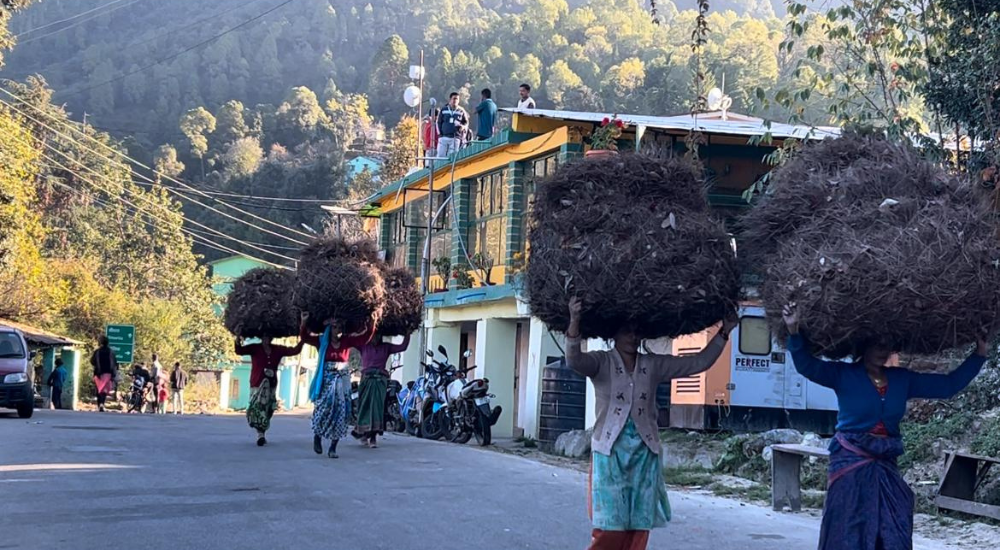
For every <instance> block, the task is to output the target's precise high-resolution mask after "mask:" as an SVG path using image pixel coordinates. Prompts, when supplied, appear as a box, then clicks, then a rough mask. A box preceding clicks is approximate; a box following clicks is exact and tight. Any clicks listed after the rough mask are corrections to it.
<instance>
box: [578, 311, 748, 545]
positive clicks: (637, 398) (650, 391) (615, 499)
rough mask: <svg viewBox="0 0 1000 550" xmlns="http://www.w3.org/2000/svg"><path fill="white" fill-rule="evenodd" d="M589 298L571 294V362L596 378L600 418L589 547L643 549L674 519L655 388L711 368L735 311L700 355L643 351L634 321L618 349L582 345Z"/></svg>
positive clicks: (596, 430)
mask: <svg viewBox="0 0 1000 550" xmlns="http://www.w3.org/2000/svg"><path fill="white" fill-rule="evenodd" d="M581 310H582V303H581V301H580V299H579V298H577V297H573V298H571V299H570V302H569V314H570V322H569V329H568V330H567V331H566V362H567V364H568V366H569V368H571V369H573V370H574V371H576V372H577V373H579V374H581V375H583V376H586V377H588V378H590V379H591V380H592V381H593V384H594V390H595V393H596V406H597V421H596V423H595V424H594V438H593V441H592V445H591V447H592V449H593V462H592V465H591V476H590V486H591V489H590V503H591V505H590V514H591V520H592V523H593V532H592V534H591V543H590V550H644V549H645V548H646V544H647V542H648V541H649V531H650V530H651V529H654V528H657V527H662V526H664V525H666V523H667V522H668V521H670V501H669V500H668V499H667V488H666V485H665V484H664V480H663V472H662V471H661V469H660V459H659V454H660V438H659V429H658V426H657V423H656V416H657V410H656V388H657V386H659V385H660V384H661V383H666V382H669V381H670V380H671V379H672V378H680V377H684V376H692V375H695V374H698V373H700V372H703V371H706V370H708V369H709V368H710V367H711V366H712V364H713V363H715V360H716V359H718V357H719V355H720V354H721V353H722V350H723V349H724V348H725V346H726V340H728V338H729V331H730V330H732V328H733V327H734V326H735V324H736V321H735V315H734V316H733V318H732V319H729V318H727V319H726V320H725V321H723V323H722V329H721V330H720V331H719V333H718V334H716V336H715V337H714V338H712V340H711V341H710V342H709V343H708V345H707V346H706V347H705V349H704V350H702V351H701V352H700V353H698V354H696V355H690V356H685V357H676V356H673V355H656V354H652V353H642V354H640V353H639V344H640V343H641V342H640V339H639V337H638V336H637V335H636V333H635V329H634V327H630V326H626V327H622V328H620V329H619V330H618V333H617V335H616V336H615V339H614V342H615V347H614V349H613V350H611V351H593V352H587V353H584V352H583V351H581V349H580V343H581V338H580V320H581Z"/></svg>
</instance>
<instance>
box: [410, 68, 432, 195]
mask: <svg viewBox="0 0 1000 550" xmlns="http://www.w3.org/2000/svg"><path fill="white" fill-rule="evenodd" d="M419 87H420V103H419V104H418V105H417V156H416V157H414V158H420V157H421V156H422V155H421V152H422V151H421V150H420V142H421V140H423V138H424V136H423V135H422V134H423V132H421V131H420V125H421V124H423V123H424V50H420V84H419ZM432 177H433V175H432Z"/></svg>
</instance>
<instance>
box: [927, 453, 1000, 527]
mask: <svg viewBox="0 0 1000 550" xmlns="http://www.w3.org/2000/svg"><path fill="white" fill-rule="evenodd" d="M994 464H1000V458H992V457H988V456H979V455H972V454H965V453H954V452H950V451H949V452H947V453H946V454H945V463H944V475H943V476H942V477H941V485H940V486H939V487H938V496H937V498H936V499H935V500H934V503H935V504H937V506H938V508H941V509H944V510H954V511H956V512H963V513H966V514H973V515H976V516H982V517H987V518H993V519H996V520H1000V506H996V505H991V504H983V503H981V502H976V489H978V488H979V486H980V485H981V484H982V483H983V481H984V480H985V479H986V476H987V474H989V471H990V469H991V468H992V467H993V465H994Z"/></svg>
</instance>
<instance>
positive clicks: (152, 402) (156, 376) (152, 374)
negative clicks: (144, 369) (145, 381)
mask: <svg viewBox="0 0 1000 550" xmlns="http://www.w3.org/2000/svg"><path fill="white" fill-rule="evenodd" d="M162 376H163V365H161V364H160V358H159V356H158V355H157V354H155V353H154V354H153V364H152V365H151V366H150V367H149V381H150V382H152V383H153V391H152V392H151V393H150V398H149V408H150V409H152V410H153V414H157V413H158V412H160V392H159V384H160V378H161V377H162Z"/></svg>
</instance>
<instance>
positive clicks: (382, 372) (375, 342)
mask: <svg viewBox="0 0 1000 550" xmlns="http://www.w3.org/2000/svg"><path fill="white" fill-rule="evenodd" d="M382 340H383V336H382V334H381V333H376V334H375V337H374V338H373V339H372V340H371V341H370V342H369V343H367V344H365V345H363V346H361V347H360V348H358V351H359V352H360V353H361V386H360V387H359V388H358V392H359V395H358V409H359V410H358V425H357V427H356V429H355V435H356V436H357V437H358V438H360V439H361V442H362V444H364V445H367V446H368V447H369V448H372V449H374V448H376V447H377V446H378V444H377V441H376V438H377V436H380V435H382V434H383V433H384V432H385V394H386V392H387V391H388V386H389V371H388V370H386V368H385V365H386V362H387V361H388V360H389V357H390V356H392V355H395V354H397V353H403V352H404V351H406V348H408V347H409V346H410V337H409V335H407V336H405V337H404V338H403V342H402V343H401V344H389V343H386V342H383V341H382Z"/></svg>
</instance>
